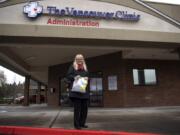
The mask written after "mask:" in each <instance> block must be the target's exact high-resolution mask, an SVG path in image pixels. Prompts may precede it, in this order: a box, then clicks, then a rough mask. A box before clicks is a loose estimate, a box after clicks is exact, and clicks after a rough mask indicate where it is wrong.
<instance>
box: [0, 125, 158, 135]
mask: <svg viewBox="0 0 180 135" xmlns="http://www.w3.org/2000/svg"><path fill="white" fill-rule="evenodd" d="M0 135H159V134H151V133H128V132H110V131H93V130H72V129H59V128H32V127H16V126H0Z"/></svg>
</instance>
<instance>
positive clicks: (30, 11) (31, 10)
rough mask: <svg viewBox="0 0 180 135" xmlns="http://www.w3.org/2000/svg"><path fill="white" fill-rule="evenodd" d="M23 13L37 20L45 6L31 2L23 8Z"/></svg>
mask: <svg viewBox="0 0 180 135" xmlns="http://www.w3.org/2000/svg"><path fill="white" fill-rule="evenodd" d="M23 12H24V13H25V14H27V17H29V18H36V17H38V15H40V14H42V12H43V6H41V5H39V3H38V2H30V3H28V4H27V5H25V6H24V7H23Z"/></svg>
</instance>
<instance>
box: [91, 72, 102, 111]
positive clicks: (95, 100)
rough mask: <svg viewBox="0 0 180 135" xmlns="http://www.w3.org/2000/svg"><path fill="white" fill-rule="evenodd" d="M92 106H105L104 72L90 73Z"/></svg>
mask: <svg viewBox="0 0 180 135" xmlns="http://www.w3.org/2000/svg"><path fill="white" fill-rule="evenodd" d="M89 91H90V106H93V107H101V106H103V79H102V72H97V73H90V81H89Z"/></svg>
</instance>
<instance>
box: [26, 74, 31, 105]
mask: <svg viewBox="0 0 180 135" xmlns="http://www.w3.org/2000/svg"><path fill="white" fill-rule="evenodd" d="M30 78H31V77H30V76H25V83H24V106H29V85H30Z"/></svg>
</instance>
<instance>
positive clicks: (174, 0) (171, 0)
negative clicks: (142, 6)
mask: <svg viewBox="0 0 180 135" xmlns="http://www.w3.org/2000/svg"><path fill="white" fill-rule="evenodd" d="M144 1H153V2H162V3H171V4H178V5H180V0H144Z"/></svg>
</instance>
